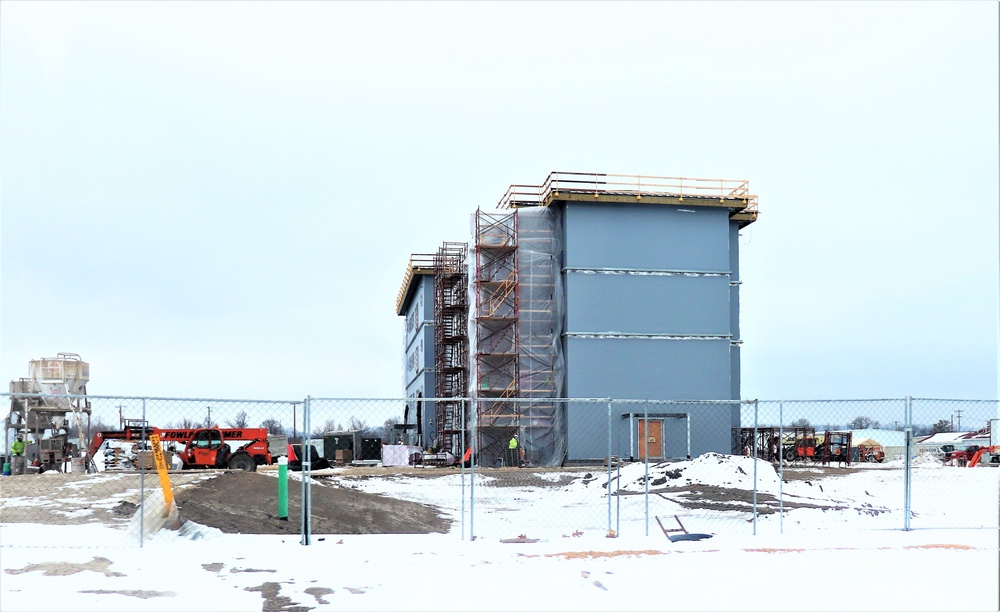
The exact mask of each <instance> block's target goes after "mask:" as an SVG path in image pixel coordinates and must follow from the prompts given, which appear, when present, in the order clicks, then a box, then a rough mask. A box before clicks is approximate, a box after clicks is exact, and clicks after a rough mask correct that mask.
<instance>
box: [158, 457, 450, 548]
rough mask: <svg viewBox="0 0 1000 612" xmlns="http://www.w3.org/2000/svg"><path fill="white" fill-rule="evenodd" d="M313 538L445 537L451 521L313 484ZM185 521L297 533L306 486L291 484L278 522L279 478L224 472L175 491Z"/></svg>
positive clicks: (419, 507) (430, 511) (434, 512)
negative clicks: (284, 514) (285, 508)
mask: <svg viewBox="0 0 1000 612" xmlns="http://www.w3.org/2000/svg"><path fill="white" fill-rule="evenodd" d="M310 490H311V494H310V500H311V503H312V508H311V512H310V515H311V516H312V533H313V534H324V533H330V534H373V533H445V532H447V531H448V529H449V527H450V525H451V521H450V520H448V519H447V518H445V517H444V516H442V514H441V512H440V511H439V510H438V509H437V508H433V507H431V506H425V505H423V504H418V503H415V502H409V501H403V500H399V499H392V498H390V497H384V496H381V495H374V494H371V493H364V492H361V491H355V490H352V489H347V488H340V487H337V488H334V487H325V486H322V485H319V484H315V483H313V484H312V485H311V489H310ZM176 500H177V506H178V508H179V509H180V513H181V516H183V517H184V518H185V519H188V520H191V521H194V522H196V523H201V524H202V525H206V526H208V527H215V528H217V529H220V530H221V531H222V532H223V533H253V534H297V533H299V523H300V518H301V516H302V483H301V482H300V481H296V480H292V481H290V482H289V483H288V520H287V521H283V520H279V519H278V518H277V514H278V480H277V478H275V477H273V476H266V475H263V474H258V473H255V472H225V473H222V474H219V475H218V476H217V477H215V478H211V479H208V480H205V481H203V482H200V483H198V484H196V485H193V486H190V487H186V488H184V489H183V490H180V491H178V492H177V495H176Z"/></svg>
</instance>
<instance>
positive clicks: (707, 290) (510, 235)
mask: <svg viewBox="0 0 1000 612" xmlns="http://www.w3.org/2000/svg"><path fill="white" fill-rule="evenodd" d="M756 219H757V197H756V196H755V195H752V194H751V193H750V191H749V186H748V183H747V181H742V180H727V179H690V178H671V177H648V176H634V175H614V174H591V173H577V172H553V173H552V174H550V175H549V176H548V177H547V178H546V179H545V181H544V182H543V183H542V184H541V185H512V186H511V187H510V188H509V189H508V190H507V193H506V194H504V196H503V198H501V200H500V202H499V205H498V206H497V210H496V211H495V212H484V211H482V210H477V211H476V212H475V214H474V230H473V232H474V233H473V236H472V240H471V243H460V242H445V243H443V244H442V246H441V247H440V248H439V249H438V251H437V252H436V253H433V254H415V255H413V256H411V258H410V261H409V265H408V266H407V269H406V273H405V275H404V279H403V283H402V287H401V288H400V291H399V296H398V298H397V302H396V313H397V314H398V315H400V316H404V317H405V318H406V322H405V334H404V337H405V341H404V342H405V363H404V372H405V374H404V385H405V391H406V397H407V398H411V401H408V402H407V406H406V410H405V414H404V415H403V417H404V427H405V428H406V434H407V437H408V441H409V442H410V443H413V444H419V445H422V446H424V447H428V446H436V447H439V448H441V449H442V450H444V451H448V452H452V453H454V454H457V455H461V454H462V452H461V450H462V444H463V440H464V441H466V442H465V444H466V446H469V445H470V442H471V441H472V436H473V432H475V437H476V438H477V439H476V444H475V448H476V449H477V453H478V454H477V462H478V463H479V464H480V465H483V466H492V465H496V464H499V463H500V462H501V461H503V459H504V452H503V449H505V448H506V447H507V441H508V440H509V439H510V437H511V436H512V435H513V434H514V433H517V434H518V435H519V439H520V441H521V446H522V448H523V449H524V451H525V454H526V459H527V460H528V461H529V462H530V464H532V465H548V466H554V465H561V464H563V463H566V462H575V461H589V460H594V459H603V458H605V457H606V456H608V455H609V454H611V455H617V456H621V457H640V458H641V457H643V456H645V455H646V454H648V456H649V458H651V459H653V458H668V457H682V456H685V455H687V454H693V455H698V454H701V453H704V452H708V451H717V452H724V453H729V452H732V451H733V447H732V435H731V432H732V431H733V428H738V427H739V426H740V410H739V405H738V404H737V403H732V404H729V403H725V400H739V399H740V331H739V285H740V277H739V239H738V237H739V230H740V229H741V228H743V227H745V226H747V225H749V224H750V223H753V222H754V221H755V220H756ZM467 398H471V402H470V401H469V399H467ZM567 398H569V399H567ZM581 398H615V399H636V400H691V401H692V403H690V404H648V403H646V404H645V405H644V403H643V402H633V403H629V402H617V401H616V402H613V403H611V404H610V408H609V403H608V402H603V403H597V402H583V401H576V402H574V401H573V399H581ZM699 400H700V401H705V400H709V401H707V402H705V403H697V402H698V401H699ZM718 400H723V402H718ZM644 417H645V418H644ZM609 431H610V432H611V434H610V440H611V443H610V446H611V448H610V449H609ZM639 440H643V443H642V444H639V443H638V441H639ZM646 441H649V442H646ZM609 450H610V453H609Z"/></svg>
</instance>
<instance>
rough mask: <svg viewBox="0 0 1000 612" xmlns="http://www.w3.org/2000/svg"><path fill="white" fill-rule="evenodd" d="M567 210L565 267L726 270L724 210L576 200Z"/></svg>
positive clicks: (726, 241) (726, 247)
mask: <svg viewBox="0 0 1000 612" xmlns="http://www.w3.org/2000/svg"><path fill="white" fill-rule="evenodd" d="M682 210H693V211H694V212H682ZM565 213H566V219H565V221H566V223H565V236H566V242H565V245H566V261H565V265H566V266H567V267H570V268H588V267H590V268H594V267H608V268H639V269H655V270H697V271H702V272H720V271H727V270H728V269H729V244H728V229H729V216H728V213H727V211H726V210H725V209H721V208H720V209H715V208H698V209H695V208H690V209H684V208H683V207H678V206H661V205H643V204H585V205H584V204H580V205H568V206H567V207H566V211H565Z"/></svg>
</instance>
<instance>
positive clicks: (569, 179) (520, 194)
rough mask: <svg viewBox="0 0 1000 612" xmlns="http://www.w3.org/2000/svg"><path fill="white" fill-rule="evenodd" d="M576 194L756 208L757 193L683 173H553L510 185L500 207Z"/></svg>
mask: <svg viewBox="0 0 1000 612" xmlns="http://www.w3.org/2000/svg"><path fill="white" fill-rule="evenodd" d="M563 190H565V191H567V192H574V193H580V192H583V193H593V194H594V195H596V196H599V195H600V194H602V193H627V194H629V195H633V194H634V195H635V196H637V198H641V197H642V196H644V195H647V196H657V195H660V196H664V195H667V196H678V197H683V196H686V195H687V196H692V197H717V198H720V199H721V200H727V199H729V200H732V199H737V200H745V202H744V203H745V209H746V210H747V211H756V210H757V196H756V195H753V194H751V193H750V183H749V181H746V180H740V179H710V178H691V177H680V176H645V175H639V174H604V173H596V172H551V173H549V175H548V176H547V177H546V178H545V181H544V182H543V183H542V184H541V185H521V184H516V185H511V186H510V187H509V188H507V192H506V193H505V194H504V195H503V197H502V198H501V199H500V202H499V203H498V205H497V208H501V209H504V208H516V207H517V206H542V205H544V204H545V201H546V200H547V199H548V198H549V197H550V196H551V195H558V194H559V192H560V191H563Z"/></svg>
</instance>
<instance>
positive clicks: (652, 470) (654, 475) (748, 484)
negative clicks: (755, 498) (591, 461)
mask: <svg viewBox="0 0 1000 612" xmlns="http://www.w3.org/2000/svg"><path fill="white" fill-rule="evenodd" d="M755 463H756V468H757V470H756V471H757V474H756V479H757V480H756V483H757V490H758V491H769V492H770V491H774V492H777V490H778V485H779V480H778V473H777V472H775V471H774V466H773V465H771V464H770V463H769V462H767V461H764V460H760V459H756V460H755V459H754V458H753V457H744V456H742V455H723V454H720V453H705V454H704V455H701V456H699V457H696V458H694V459H691V460H688V461H678V462H676V463H658V464H655V465H650V466H649V488H650V490H652V489H657V488H663V487H683V486H687V485H713V486H717V487H726V488H731V489H743V490H747V491H752V490H753V488H754V464H755ZM645 479H646V467H645V465H643V464H641V463H636V464H631V465H627V466H624V467H623V468H622V471H621V485H620V486H621V489H622V490H623V491H625V492H629V493H641V492H643V491H644V490H645V488H646V483H645Z"/></svg>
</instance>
